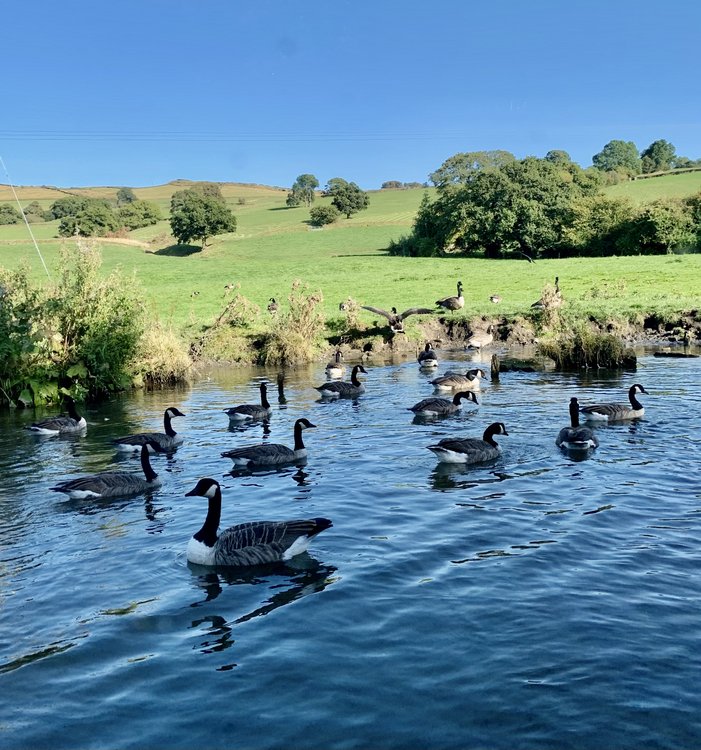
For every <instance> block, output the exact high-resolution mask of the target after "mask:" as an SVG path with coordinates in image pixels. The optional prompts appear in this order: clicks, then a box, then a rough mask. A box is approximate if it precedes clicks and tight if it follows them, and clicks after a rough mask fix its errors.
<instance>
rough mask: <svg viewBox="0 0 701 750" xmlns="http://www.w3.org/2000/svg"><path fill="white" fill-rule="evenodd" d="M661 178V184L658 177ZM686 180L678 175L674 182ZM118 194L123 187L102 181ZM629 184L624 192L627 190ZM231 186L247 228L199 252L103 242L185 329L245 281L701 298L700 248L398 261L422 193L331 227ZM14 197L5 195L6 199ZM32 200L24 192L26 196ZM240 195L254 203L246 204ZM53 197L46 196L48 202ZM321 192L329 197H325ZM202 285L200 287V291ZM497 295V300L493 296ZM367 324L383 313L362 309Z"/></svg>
mask: <svg viewBox="0 0 701 750" xmlns="http://www.w3.org/2000/svg"><path fill="white" fill-rule="evenodd" d="M697 177H698V178H699V181H701V176H699V175H697V174H691V175H680V176H672V177H662V178H657V179H655V180H645V181H640V182H635V183H627V184H626V185H625V186H615V188H610V190H612V191H613V190H614V189H618V188H621V187H626V188H627V189H628V190H629V191H631V192H630V194H631V197H632V198H633V199H634V200H637V199H638V198H636V194H635V193H634V192H633V191H634V189H635V190H639V189H640V188H644V189H645V191H647V194H648V195H649V184H650V183H658V185H657V188H658V191H661V190H662V189H663V188H664V189H666V188H665V183H669V182H670V181H677V180H682V181H683V183H684V184H686V186H687V188H688V189H689V192H695V191H696V190H697V189H698V185H697V184H696V183H693V181H691V180H685V179H684V178H697ZM658 181H659V182H658ZM679 184H681V183H676V182H675V183H674V186H675V188H676V187H678V185H679ZM178 187H181V186H173V185H164V186H157V187H153V188H139V189H136V190H135V192H136V193H137V195H138V196H139V197H144V198H148V199H149V200H155V201H156V202H158V203H160V204H161V205H162V206H163V207H166V206H167V204H168V201H169V196H170V193H171V192H172V191H173V190H174V189H178ZM98 190H99V191H101V193H102V194H105V195H106V196H107V195H108V193H109V191H111V195H113V194H114V193H115V192H116V188H102V189H95V191H96V192H97V191H98ZM619 192H620V191H619ZM224 194H225V196H226V197H227V199H228V200H229V202H230V204H231V206H232V208H233V210H234V212H235V213H236V216H237V218H238V231H237V232H236V233H235V234H232V235H225V236H223V237H218V238H216V239H215V240H214V241H213V242H212V244H211V246H209V247H208V248H207V249H206V250H205V251H203V252H193V253H192V254H189V255H181V254H174V251H173V252H171V251H169V250H167V249H166V250H165V251H162V252H159V253H155V254H154V253H150V252H145V251H144V249H143V248H141V247H134V246H126V245H117V244H114V243H112V244H110V243H109V241H105V242H104V244H103V254H104V267H105V269H106V270H111V269H113V268H116V267H118V266H119V267H121V268H123V269H124V270H126V271H128V272H132V271H133V272H134V273H135V274H136V277H137V279H138V280H139V281H140V283H141V284H142V286H143V288H144V290H145V297H146V301H147V304H150V305H151V306H152V309H153V310H154V313H155V314H157V315H158V316H159V317H161V318H164V319H166V320H172V322H173V323H175V324H176V325H177V326H187V325H197V324H198V323H202V322H206V321H208V320H211V319H212V318H213V317H214V316H215V314H216V313H217V312H218V311H219V310H220V309H221V306H222V304H223V298H224V285H225V284H227V283H230V282H235V283H239V284H240V286H241V293H242V294H244V295H245V296H246V297H248V298H249V299H250V300H252V301H253V302H255V303H257V304H258V305H260V306H261V307H262V308H263V309H264V308H265V305H266V304H267V301H268V298H269V297H276V298H278V299H279V300H281V301H284V299H285V297H286V295H287V293H288V291H289V289H290V286H291V284H292V281H293V280H294V279H296V278H300V279H302V280H304V281H307V282H308V283H309V284H310V286H311V287H312V288H313V289H321V290H322V292H323V294H324V303H325V306H326V310H327V313H328V315H329V316H330V317H337V316H340V313H339V312H338V303H339V302H340V301H341V300H343V299H345V298H346V297H348V296H352V297H353V298H354V299H356V300H357V301H358V302H359V303H360V304H371V305H375V306H379V307H385V308H389V307H390V306H392V305H396V306H397V307H398V308H399V309H400V310H402V309H405V308H406V307H411V306H415V305H427V306H431V304H432V302H433V301H434V300H435V299H437V298H438V297H442V296H446V295H448V294H454V293H455V292H454V288H455V281H456V280H457V279H461V280H462V281H463V282H464V284H465V294H466V299H467V302H466V307H465V311H464V313H463V314H467V315H473V314H494V313H496V312H497V311H498V312H499V313H500V314H502V315H513V314H518V313H520V312H525V311H527V310H529V307H530V303H531V302H533V301H534V300H536V299H538V297H539V296H540V292H541V289H542V287H543V284H544V283H546V282H552V279H553V278H554V276H555V275H559V276H560V279H561V286H562V289H563V293H564V295H565V297H566V299H567V300H568V301H569V302H570V303H571V305H573V306H575V307H579V308H581V309H584V310H588V311H591V312H594V313H596V314H598V315H624V314H626V315H630V314H635V313H637V312H647V311H655V312H661V313H672V312H674V311H678V310H688V309H691V308H694V307H698V305H699V294H698V290H699V289H701V256H699V255H688V256H654V257H627V258H597V259H589V258H581V259H567V260H549V261H538V262H537V263H535V264H529V263H527V262H525V261H485V260H479V259H453V258H393V257H389V256H388V255H387V254H386V253H385V252H384V248H386V247H387V244H388V242H389V240H390V239H391V238H396V237H398V236H399V235H401V234H403V233H406V232H408V231H409V230H410V228H411V223H412V219H413V216H414V214H415V211H416V208H417V207H418V205H419V202H420V200H421V197H422V195H423V191H422V190H409V191H379V192H375V193H372V194H371V196H370V208H369V209H368V210H367V211H364V212H362V213H360V214H358V215H356V216H354V217H352V218H351V219H350V220H345V219H342V220H340V221H339V222H338V223H337V224H336V225H334V226H333V227H330V228H325V229H323V230H311V229H310V228H309V226H308V225H307V224H306V218H307V215H308V214H307V211H306V209H303V208H298V209H287V208H285V206H284V202H285V195H286V193H285V191H282V190H277V189H270V188H265V187H260V186H239V185H226V186H224ZM2 197H3V195H2V193H1V192H0V199H1V198H2ZM21 197H22V199H24V196H21ZM239 199H245V203H243V204H239V202H238V201H239ZM51 200H52V199H47V201H48V203H50V202H51ZM324 200H325V199H320V201H319V202H324ZM56 227H57V222H51V223H49V224H38V225H33V230H34V233H35V236H36V237H37V239H38V240H39V241H40V246H41V248H42V252H43V253H44V256H45V258H46V260H47V263H48V264H49V267H52V266H53V265H55V262H56V257H57V254H58V250H59V247H60V241H59V240H57V239H51V238H52V236H54V235H55V233H56ZM167 231H168V224H167V222H161V223H160V224H159V225H157V226H156V227H149V228H148V229H143V230H139V231H137V232H134V233H132V236H133V237H134V238H137V239H141V240H145V241H147V240H148V239H150V238H152V237H154V236H157V235H158V234H162V233H166V232H167ZM22 260H25V261H26V262H28V263H29V264H30V265H31V268H32V271H33V273H34V274H35V275H36V277H37V278H41V275H42V274H43V270H42V268H41V265H40V261H39V259H38V257H37V254H36V251H35V250H34V248H33V246H32V245H31V243H30V242H29V241H28V239H27V235H26V229H25V228H24V227H23V226H11V227H2V228H0V266H6V267H11V266H15V265H17V264H18V263H19V262H21V261H22ZM193 292H198V294H197V295H193V294H192V293H193ZM494 293H498V294H500V295H501V296H502V297H503V303H502V304H501V305H500V306H499V307H498V308H496V307H495V306H494V305H491V303H490V302H489V295H490V294H494ZM361 315H362V316H363V319H364V320H366V322H368V323H370V322H371V321H372V320H373V319H374V318H375V316H373V315H372V314H370V313H365V312H362V313H361Z"/></svg>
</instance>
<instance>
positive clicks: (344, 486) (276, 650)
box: [0, 354, 701, 750]
mask: <svg viewBox="0 0 701 750" xmlns="http://www.w3.org/2000/svg"><path fill="white" fill-rule="evenodd" d="M487 356H488V355H485V361H486V359H487ZM461 358H462V356H461V355H457V354H456V355H450V356H448V355H444V360H445V361H444V362H442V363H441V368H440V369H439V371H440V372H442V371H443V370H444V369H446V368H449V367H451V366H453V367H455V366H456V365H462V364H463V363H462V362H458V361H456V360H459V359H461ZM366 369H367V370H368V375H367V376H365V380H366V383H367V393H366V394H365V395H364V396H362V397H360V398H359V399H357V400H356V401H352V400H351V401H349V400H343V401H341V402H338V403H335V402H331V403H322V402H319V401H318V399H317V393H316V391H315V390H313V388H312V386H313V385H315V384H319V383H321V382H323V380H324V373H323V366H317V365H315V366H312V367H308V368H307V367H305V368H300V369H297V370H293V371H289V372H287V374H286V377H287V388H286V395H287V403H286V404H278V403H277V400H276V399H274V398H273V399H271V400H272V401H273V412H274V413H273V416H272V418H271V419H270V421H269V424H268V425H263V424H261V423H255V424H252V425H249V426H246V427H243V428H229V424H228V419H227V417H226V415H224V414H223V413H222V409H224V408H226V407H228V406H233V405H235V404H238V403H244V402H255V401H256V400H257V397H258V390H257V383H258V382H260V379H261V378H265V377H267V378H269V379H271V380H273V381H274V379H275V375H276V372H275V371H272V370H239V369H237V370H233V369H232V370H222V371H212V372H211V373H204V374H203V378H202V379H201V380H200V381H199V382H197V383H196V384H195V385H193V387H192V388H190V389H186V390H180V391H167V392H157V393H138V394H136V395H131V396H127V397H123V398H120V399H116V400H113V401H111V402H108V403H104V404H100V405H97V406H90V407H88V408H87V410H86V417H87V420H88V423H89V427H88V430H87V433H86V434H85V435H84V436H76V437H59V438H57V437H52V438H45V437H41V436H37V435H35V434H32V433H30V432H29V431H27V430H24V429H22V428H23V427H24V426H25V425H26V424H28V423H29V422H31V421H33V420H34V419H36V418H37V417H40V416H43V415H44V414H45V413H50V410H45V411H37V412H36V413H35V412H33V411H29V412H23V411H13V412H3V413H0V494H1V499H0V533H1V536H0V539H1V544H2V546H1V548H0V745H2V746H3V747H4V748H8V750H9V749H10V748H25V747H32V748H52V750H58V749H60V748H105V747H110V748H143V747H153V748H156V747H158V748H192V747H212V748H213V747H229V748H256V749H258V748H302V749H304V748H310V749H311V748H367V747H380V748H408V747H422V748H487V747H488V748H504V749H507V748H508V749H512V748H558V749H562V748H581V749H583V750H586V749H588V748H592V750H593V749H594V748H597V749H598V748H602V747H606V748H641V747H645V748H680V747H698V746H701V694H700V692H699V690H698V676H699V674H700V668H701V663H700V662H701V577H700V576H699V572H700V570H701V566H700V563H701V533H700V528H701V488H700V486H699V479H698V476H699V464H700V459H701V413H700V407H701V395H700V393H699V384H701V359H681V360H677V359H675V360H670V359H657V358H653V357H652V356H643V357H641V359H640V360H639V366H638V370H637V372H635V373H631V372H625V373H618V374H615V375H611V374H608V375H597V374H593V375H588V376H586V377H580V376H575V375H561V374H556V373H552V372H533V373H525V372H524V373H504V374H502V377H501V382H500V383H499V384H491V383H489V382H487V383H485V385H484V387H483V392H482V396H481V404H480V405H479V407H478V408H475V406H474V405H472V404H469V403H465V406H464V409H463V411H462V413H459V414H458V415H456V416H453V417H449V418H447V419H442V420H435V421H433V422H424V423H421V422H418V423H416V422H415V420H414V419H413V415H412V414H411V412H409V411H407V410H406V407H409V406H411V405H412V404H413V403H415V402H416V401H418V400H420V399H421V398H424V397H426V396H428V395H430V394H431V393H432V389H431V386H430V385H429V383H428V380H429V379H430V378H431V377H433V375H426V374H424V373H422V372H421V371H419V370H418V368H417V366H416V364H415V363H413V362H407V363H404V364H400V365H391V366H376V367H370V366H367V368H366ZM635 382H640V383H642V384H643V385H644V386H645V388H646V389H647V390H648V391H649V395H647V396H645V395H643V396H642V397H641V400H642V401H644V405H645V407H646V413H645V416H644V418H643V419H641V420H638V421H635V422H629V423H620V424H616V425H610V426H606V427H601V428H597V432H598V435H599V439H600V442H601V445H600V447H599V449H598V450H596V451H595V452H593V453H592V454H591V455H589V456H587V457H585V458H584V460H582V457H581V456H580V457H577V456H568V455H566V454H564V453H561V452H560V451H559V450H558V449H557V448H556V447H555V437H556V435H557V432H558V430H559V429H560V427H562V426H564V425H566V424H567V423H568V411H567V407H568V402H569V399H570V397H571V396H573V395H576V396H578V397H579V400H580V402H581V403H584V404H585V403H588V402H592V401H601V400H611V401H625V400H626V392H627V389H628V387H629V386H630V385H631V384H632V383H635ZM270 395H275V389H274V387H271V389H270ZM170 405H174V406H177V407H178V408H180V409H182V411H184V412H185V413H186V415H187V416H186V417H185V418H182V419H178V420H175V421H174V426H175V428H176V429H177V430H178V431H179V432H181V433H182V434H183V436H184V443H183V445H182V447H181V448H180V449H179V450H178V451H177V452H176V453H175V454H173V455H172V456H162V455H158V456H155V457H154V458H153V465H154V468H155V469H156V471H157V472H158V473H159V475H160V476H161V477H162V479H163V486H162V487H161V488H160V489H158V490H157V491H155V492H153V493H152V494H151V495H149V496H146V497H144V496H141V497H136V498H131V499H123V500H112V501H72V500H66V499H65V498H64V496H63V495H59V494H57V493H53V492H51V491H49V488H50V487H51V486H53V485H54V484H55V483H56V482H57V481H59V480H61V479H65V478H70V477H74V476H78V475H80V474H82V473H89V472H95V471H100V470H103V469H105V468H107V467H109V466H115V465H117V466H119V467H120V468H129V469H132V470H134V471H138V460H137V459H136V458H135V457H131V456H119V455H117V454H116V452H115V451H114V450H113V448H112V446H111V445H110V440H111V439H112V438H114V437H118V436H121V435H124V434H128V433H130V432H137V431H144V430H154V429H155V430H160V429H161V428H162V414H163V410H164V409H165V408H166V407H167V406H170ZM302 416H304V417H307V418H309V419H310V420H311V421H312V422H313V423H314V424H316V425H317V428H316V429H315V430H309V431H308V432H306V433H305V438H306V443H307V446H308V449H309V460H308V462H307V464H306V465H305V466H303V467H297V466H292V467H286V468H282V469H277V470H268V471H259V472H253V473H251V472H238V473H234V474H232V473H231V472H232V466H231V461H230V460H228V459H223V458H221V457H220V452H221V451H223V450H227V449H230V448H232V447H235V446H240V445H244V444H247V443H250V442H260V441H261V440H263V439H265V440H272V441H274V442H282V443H285V444H288V445H291V444H292V425H293V423H294V420H295V419H297V418H299V417H302ZM493 421H503V422H504V423H505V424H506V427H507V429H508V431H509V436H508V437H501V438H500V439H499V442H500V445H501V446H502V449H503V454H502V456H501V458H499V459H498V460H497V461H496V462H492V463H489V464H485V465H482V466H478V467H474V468H464V467H446V466H439V465H437V464H436V459H435V457H434V456H433V454H432V453H431V452H429V451H428V450H427V449H426V446H427V445H429V444H431V443H433V442H435V441H436V440H438V439H440V438H441V437H447V436H468V435H469V436H481V433H482V431H483V430H484V428H485V427H486V426H487V424H489V423H490V422H493ZM202 476H212V477H214V478H216V479H218V480H219V481H220V482H221V484H222V491H223V495H224V501H223V510H222V526H223V527H225V526H228V525H231V524H234V523H239V522H243V521H248V520H257V519H270V520H279V519H284V518H298V517H313V516H326V517H329V518H331V519H332V520H333V524H334V525H333V527H332V528H331V529H329V530H327V531H325V532H324V533H323V534H321V535H320V536H318V537H316V538H315V539H314V540H313V543H312V546H311V547H310V550H309V553H307V554H304V555H302V556H299V557H297V558H295V559H294V560H292V561H291V562H290V563H287V564H280V565H279V566H273V567H267V568H256V569H251V570H236V569H232V570H218V571H214V570H210V569H207V568H197V567H194V566H192V565H189V564H188V563H187V561H186V558H185V547H186V545H187V541H188V539H189V537H190V536H191V535H192V534H193V533H194V532H195V531H197V529H198V528H199V527H200V525H201V523H202V521H203V519H204V515H205V513H206V500H204V499H202V498H196V497H185V496H184V495H185V493H186V492H187V491H188V490H190V489H192V487H193V486H194V484H195V483H196V481H197V479H199V478H200V477H202Z"/></svg>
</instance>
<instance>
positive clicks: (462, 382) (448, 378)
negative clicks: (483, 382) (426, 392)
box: [431, 368, 487, 391]
mask: <svg viewBox="0 0 701 750" xmlns="http://www.w3.org/2000/svg"><path fill="white" fill-rule="evenodd" d="M486 377H487V373H486V372H485V371H484V370H482V369H481V368H477V369H476V370H468V371H467V372H466V373H465V374H464V375H462V374H460V373H459V372H451V371H449V372H446V373H445V375H442V376H441V377H439V378H434V379H433V380H432V381H431V385H433V387H434V388H435V389H436V390H438V391H451V390H454V389H455V388H460V389H462V390H465V391H479V390H480V378H486Z"/></svg>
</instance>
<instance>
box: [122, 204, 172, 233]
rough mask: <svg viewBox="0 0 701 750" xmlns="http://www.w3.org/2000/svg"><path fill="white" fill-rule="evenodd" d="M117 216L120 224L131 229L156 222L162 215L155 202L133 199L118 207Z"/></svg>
mask: <svg viewBox="0 0 701 750" xmlns="http://www.w3.org/2000/svg"><path fill="white" fill-rule="evenodd" d="M117 218H118V221H119V223H120V224H121V225H122V226H124V227H126V228H127V229H129V230H132V229H141V228H142V227H148V226H151V225H153V224H157V223H158V222H159V221H160V220H161V219H162V218H163V216H162V214H161V209H160V208H159V207H158V205H157V204H155V203H152V202H151V201H142V200H134V201H130V202H128V203H126V204H124V205H123V206H122V207H121V208H120V209H119V211H118V213H117Z"/></svg>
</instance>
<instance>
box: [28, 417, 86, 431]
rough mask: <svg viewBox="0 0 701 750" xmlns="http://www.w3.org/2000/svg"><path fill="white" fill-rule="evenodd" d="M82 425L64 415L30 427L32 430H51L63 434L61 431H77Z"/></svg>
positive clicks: (44, 420)
mask: <svg viewBox="0 0 701 750" xmlns="http://www.w3.org/2000/svg"><path fill="white" fill-rule="evenodd" d="M79 427H80V425H79V424H78V420H76V419H73V417H67V416H64V415H61V416H56V417H47V418H46V419H42V420H40V421H39V422H33V423H32V424H31V425H30V426H29V429H30V430H51V431H54V432H61V430H77V429H79Z"/></svg>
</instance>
